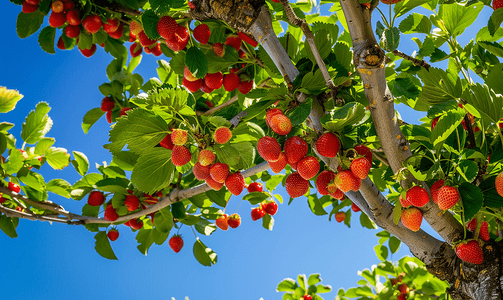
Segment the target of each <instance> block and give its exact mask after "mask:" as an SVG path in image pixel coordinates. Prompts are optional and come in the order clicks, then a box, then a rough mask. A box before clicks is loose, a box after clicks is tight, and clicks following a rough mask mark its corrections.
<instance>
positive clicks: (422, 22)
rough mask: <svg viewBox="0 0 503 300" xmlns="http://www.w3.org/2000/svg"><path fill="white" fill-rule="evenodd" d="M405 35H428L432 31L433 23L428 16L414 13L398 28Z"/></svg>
mask: <svg viewBox="0 0 503 300" xmlns="http://www.w3.org/2000/svg"><path fill="white" fill-rule="evenodd" d="M398 27H399V29H400V31H401V32H402V33H403V34H409V33H426V34H429V33H430V31H431V21H430V19H428V17H427V16H425V15H421V14H418V13H412V14H410V15H409V16H408V17H407V18H405V19H403V21H402V22H400V26H398Z"/></svg>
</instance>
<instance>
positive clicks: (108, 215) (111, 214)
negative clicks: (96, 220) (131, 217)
mask: <svg viewBox="0 0 503 300" xmlns="http://www.w3.org/2000/svg"><path fill="white" fill-rule="evenodd" d="M104 218H105V220H108V221H112V222H113V221H115V220H117V219H118V218H119V214H118V213H117V211H116V210H115V208H114V207H113V206H112V204H108V206H107V208H105V217H104Z"/></svg>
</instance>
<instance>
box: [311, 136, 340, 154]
mask: <svg viewBox="0 0 503 300" xmlns="http://www.w3.org/2000/svg"><path fill="white" fill-rule="evenodd" d="M340 147H341V143H340V142H339V139H338V138H337V136H336V135H335V134H333V133H331V132H326V133H324V134H323V135H322V136H320V138H319V139H318V140H317V141H316V151H318V153H319V154H320V155H321V156H324V157H335V156H336V155H337V153H338V152H339V149H340Z"/></svg>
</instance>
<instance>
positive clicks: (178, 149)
mask: <svg viewBox="0 0 503 300" xmlns="http://www.w3.org/2000/svg"><path fill="white" fill-rule="evenodd" d="M191 159H192V155H191V154H190V151H189V149H188V148H187V147H185V146H179V145H174V146H173V150H171V162H172V163H173V164H174V165H175V166H177V167H180V166H183V165H185V164H186V163H188V162H189V161H190V160H191Z"/></svg>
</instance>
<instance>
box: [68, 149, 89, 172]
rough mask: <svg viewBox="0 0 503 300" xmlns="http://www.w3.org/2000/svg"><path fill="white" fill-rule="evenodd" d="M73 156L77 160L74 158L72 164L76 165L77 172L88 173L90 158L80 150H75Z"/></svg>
mask: <svg viewBox="0 0 503 300" xmlns="http://www.w3.org/2000/svg"><path fill="white" fill-rule="evenodd" d="M73 156H74V157H75V160H72V164H73V166H74V167H75V170H77V172H78V173H79V174H80V175H82V176H84V175H86V173H87V170H89V160H88V159H87V156H86V155H85V154H84V153H82V152H79V151H73Z"/></svg>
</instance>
